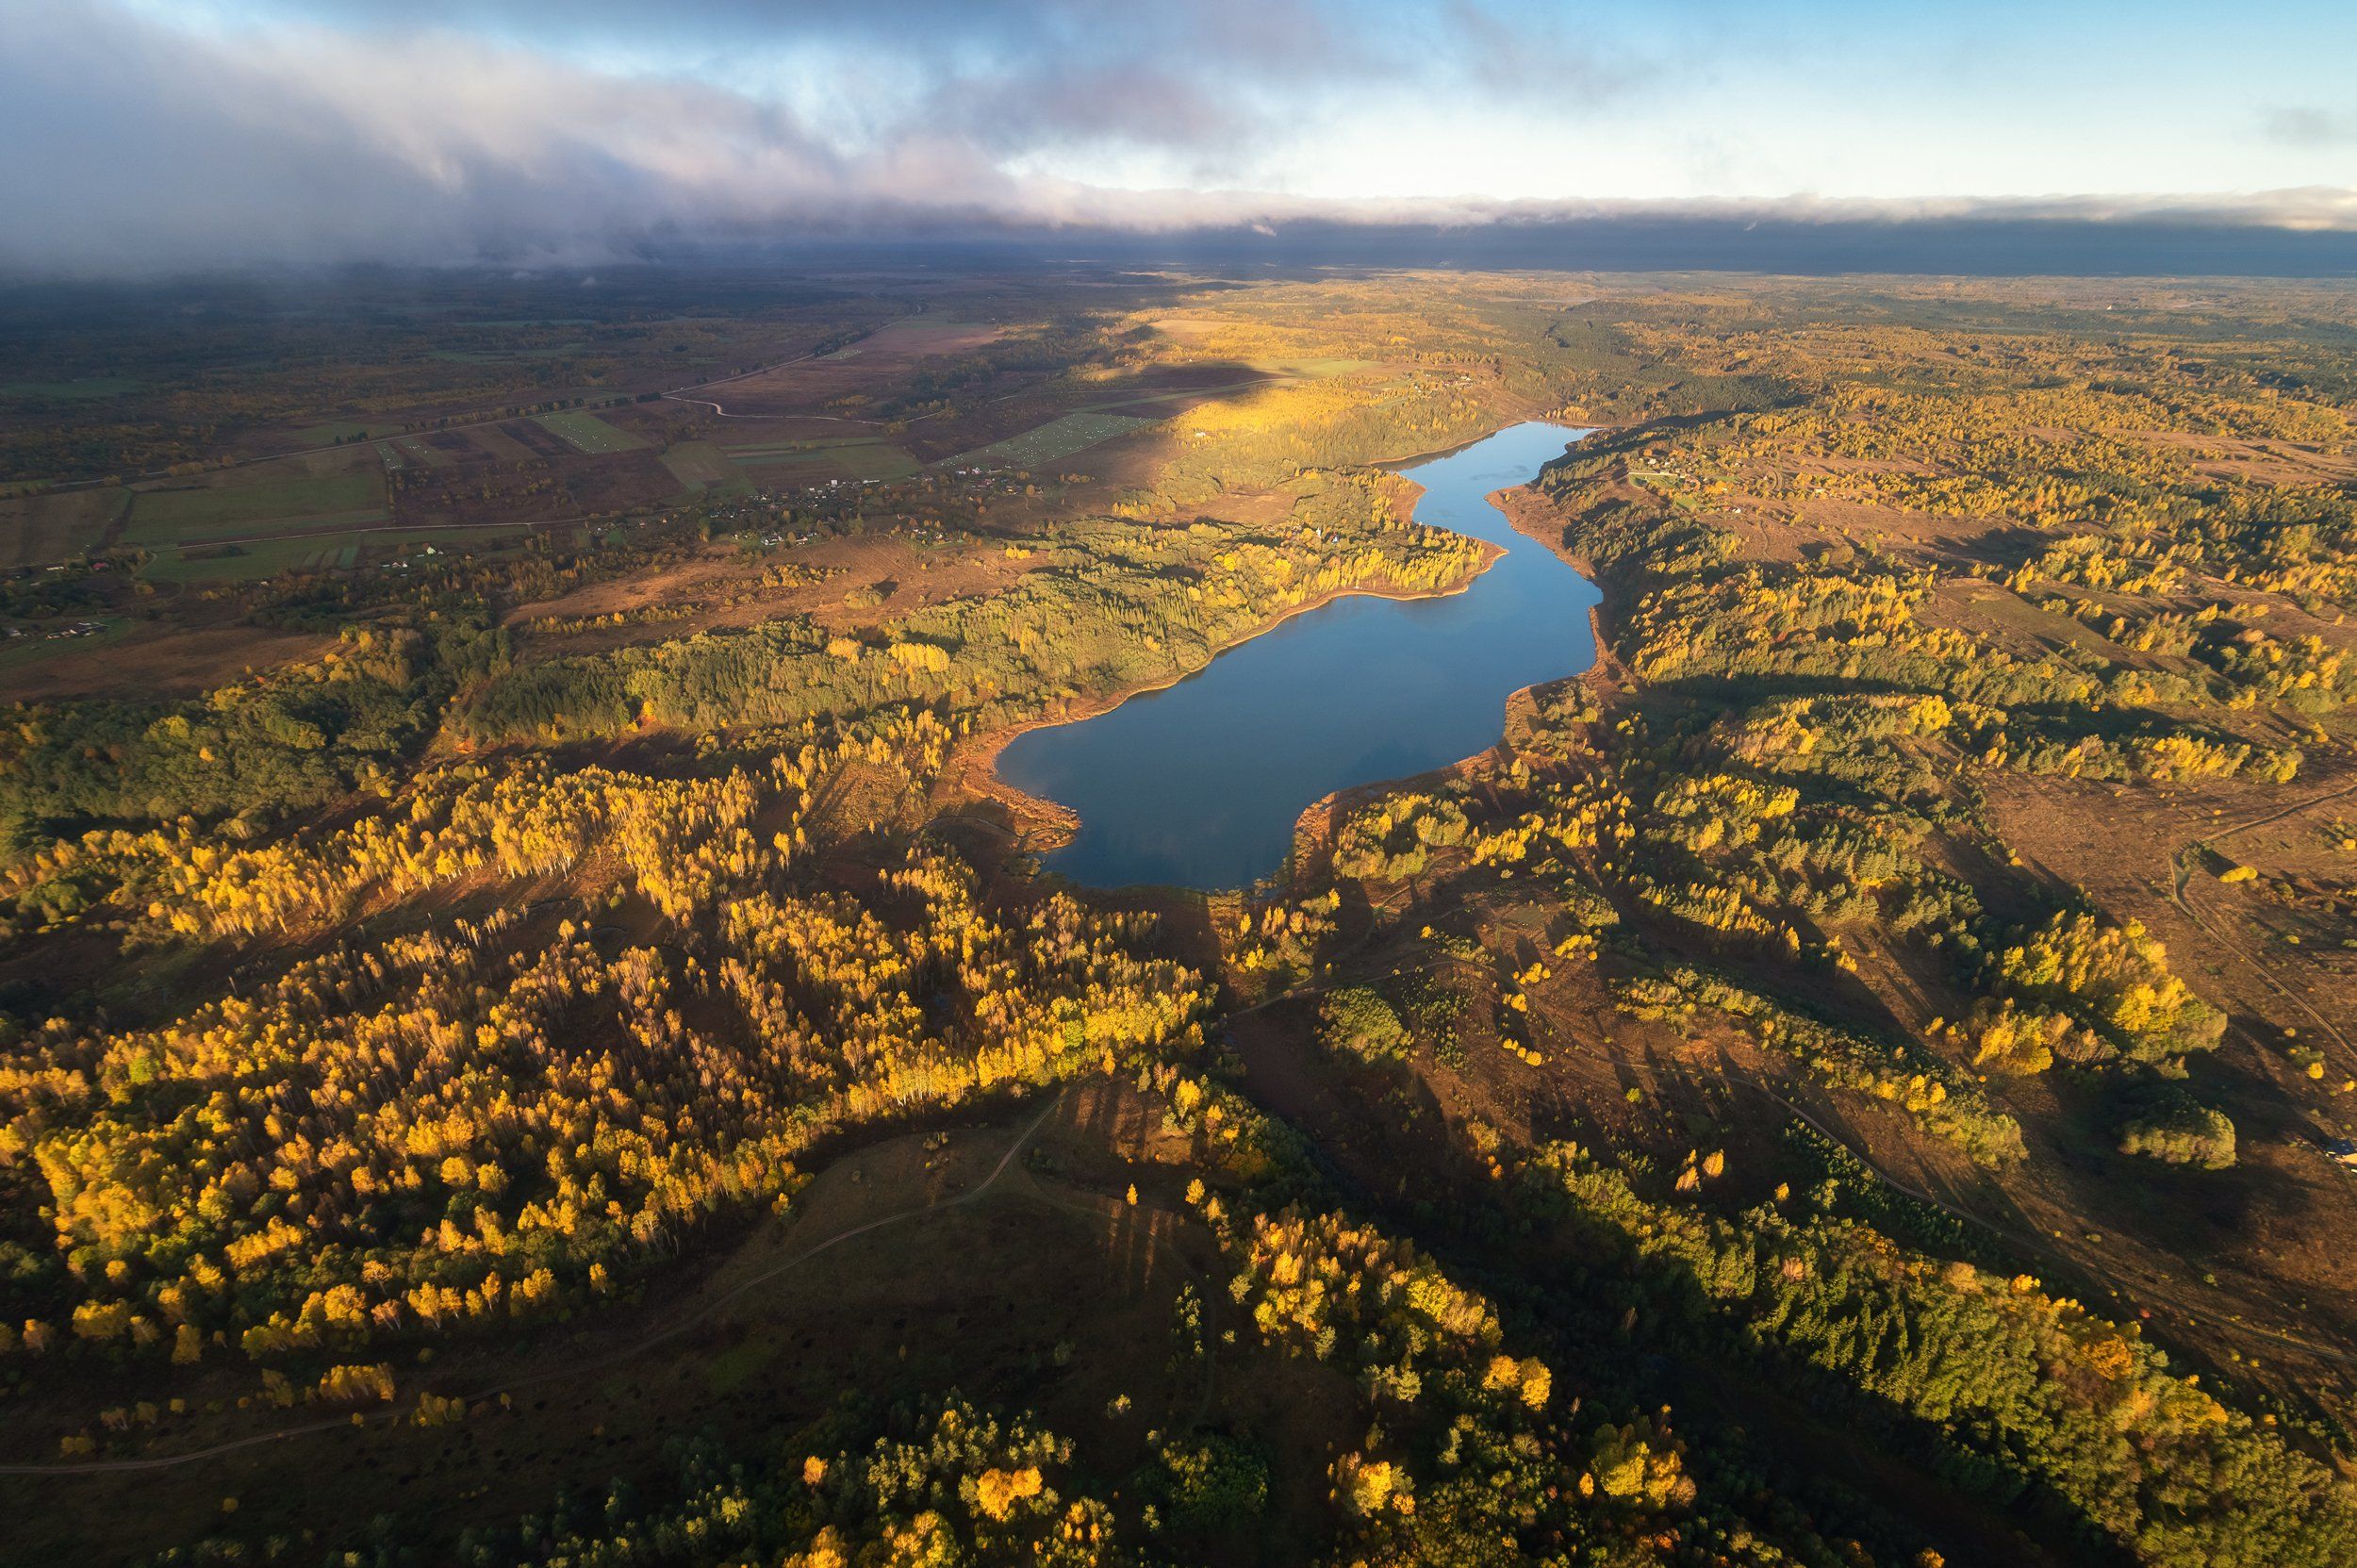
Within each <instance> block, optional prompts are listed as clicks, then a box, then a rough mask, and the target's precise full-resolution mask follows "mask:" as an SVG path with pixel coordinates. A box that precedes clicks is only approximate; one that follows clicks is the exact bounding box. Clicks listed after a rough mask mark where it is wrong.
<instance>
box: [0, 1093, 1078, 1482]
mask: <svg viewBox="0 0 2357 1568" xmlns="http://www.w3.org/2000/svg"><path fill="white" fill-rule="evenodd" d="M1063 1102H1064V1092H1063V1091H1059V1092H1058V1094H1057V1095H1056V1097H1055V1098H1053V1099H1051V1100H1049V1101H1048V1102H1047V1106H1046V1107H1045V1108H1044V1109H1043V1110H1042V1111H1041V1112H1040V1114H1038V1115H1036V1116H1033V1117H1032V1118H1031V1120H1030V1123H1029V1124H1027V1125H1026V1126H1025V1127H1024V1129H1023V1131H1020V1132H1018V1133H1017V1134H1015V1138H1014V1142H1013V1143H1012V1144H1010V1145H1008V1146H1007V1151H1006V1152H1005V1153H1004V1154H1002V1155H1000V1156H999V1157H998V1163H997V1164H996V1165H993V1166H992V1167H991V1171H990V1174H989V1175H988V1176H986V1177H984V1178H982V1180H980V1181H978V1182H976V1183H975V1184H974V1185H973V1186H971V1187H969V1188H967V1189H966V1190H965V1191H964V1192H962V1193H960V1194H958V1195H957V1196H956V1197H949V1198H943V1199H941V1200H940V1201H938V1202H932V1203H920V1204H917V1205H915V1207H913V1208H908V1209H903V1210H900V1211H899V1212H898V1213H891V1214H886V1215H884V1216H883V1217H882V1218H881V1219H872V1220H869V1221H868V1222H867V1223H866V1224H865V1225H856V1226H853V1227H852V1228H851V1229H850V1230H845V1231H841V1232H839V1233H838V1234H835V1235H832V1236H830V1237H828V1238H827V1239H826V1240H825V1241H823V1242H820V1243H819V1244H818V1245H817V1246H814V1247H811V1248H810V1249H809V1250H808V1251H805V1252H799V1253H797V1254H796V1255H795V1256H793V1257H791V1258H788V1259H786V1260H784V1261H783V1262H782V1263H777V1264H775V1265H774V1266H772V1267H769V1268H766V1269H764V1270H763V1271H762V1272H760V1273H759V1274H756V1275H754V1276H753V1277H752V1278H750V1279H744V1280H740V1281H739V1282H738V1283H736V1284H735V1285H733V1286H731V1287H730V1288H729V1289H728V1290H726V1291H724V1292H722V1293H721V1294H720V1295H718V1296H714V1297H713V1298H712V1299H711V1300H709V1301H706V1302H704V1303H702V1304H701V1305H700V1306H698V1307H696V1308H695V1309H694V1310H693V1311H691V1312H686V1313H685V1314H684V1315H683V1316H681V1317H679V1318H677V1319H675V1320H673V1321H672V1322H671V1323H670V1325H669V1326H668V1327H667V1328H665V1329H660V1330H658V1331H657V1332H655V1333H652V1334H650V1335H648V1336H647V1337H646V1338H644V1339H641V1340H637V1341H635V1342H633V1343H631V1344H629V1345H621V1346H619V1347H618V1348H616V1349H613V1350H609V1351H605V1352H602V1353H601V1354H597V1355H591V1356H588V1357H585V1358H583V1359H582V1360H580V1361H576V1362H570V1363H568V1364H566V1365H562V1366H557V1367H552V1368H551V1369H550V1370H548V1371H546V1372H540V1373H535V1374H534V1375H532V1376H530V1377H527V1378H513V1379H510V1380H509V1381H507V1382H503V1383H498V1384H495V1385H493V1386H491V1387H488V1388H484V1389H479V1390H477V1391H476V1392H474V1393H473V1394H470V1395H467V1397H466V1401H465V1402H466V1403H467V1404H469V1405H473V1404H477V1403H480V1402H481V1401H483V1400H486V1399H496V1398H498V1397H499V1396H500V1395H503V1394H513V1393H515V1392H516V1391H518V1390H519V1389H526V1388H533V1387H536V1386H537V1385H539V1384H541V1383H547V1382H554V1381H558V1380H561V1379H564V1378H576V1377H579V1376H580V1375H582V1374H583V1373H585V1372H598V1371H603V1370H605V1369H606V1368H608V1367H613V1366H618V1365H619V1364H621V1363H622V1362H628V1361H632V1360H635V1359H636V1358H637V1357H639V1356H643V1355H645V1354H646V1353H647V1352H648V1351H650V1350H652V1349H655V1348H656V1347H658V1346H660V1345H668V1344H669V1343H670V1342H671V1341H673V1340H675V1339H678V1338H679V1337H680V1336H681V1335H682V1334H684V1333H686V1332H687V1331H688V1330H689V1329H693V1328H695V1327H696V1326H698V1325H699V1324H701V1323H702V1322H703V1321H704V1320H705V1319H707V1318H709V1317H710V1316H712V1314H713V1313H715V1312H718V1311H719V1310H720V1309H721V1308H722V1307H725V1306H727V1305H728V1304H729V1303H731V1302H733V1301H734V1300H736V1299H738V1298H739V1297H741V1296H744V1295H745V1294H746V1293H748V1292H749V1291H751V1290H754V1289H756V1288H758V1287H760V1286H762V1285H766V1284H767V1283H769V1282H770V1281H772V1280H774V1279H780V1278H783V1276H785V1275H788V1274H791V1273H793V1272H794V1271H796V1270H797V1269H799V1268H801V1267H803V1266H804V1265H805V1264H807V1263H810V1262H811V1260H813V1259H814V1258H816V1257H818V1256H819V1255H820V1254H822V1253H826V1252H832V1251H833V1250H834V1249H835V1248H836V1247H838V1246H842V1245H843V1244H844V1243H846V1242H849V1241H853V1240H856V1239H857V1238H859V1237H861V1236H865V1235H868V1234H870V1233H872V1232H874V1231H877V1230H883V1229H884V1228H886V1227H887V1226H894V1225H901V1224H905V1223H907V1222H908V1221H910V1220H913V1219H922V1218H924V1217H926V1216H927V1215H930V1214H938V1213H945V1212H947V1211H948V1210H951V1209H956V1208H960V1207H962V1206H964V1205H965V1204H968V1203H972V1202H974V1201H975V1200H976V1199H978V1198H980V1197H982V1196H983V1195H984V1194H985V1193H988V1192H989V1191H990V1190H991V1189H992V1188H993V1187H995V1186H997V1184H998V1180H999V1179H1000V1178H1001V1177H1003V1176H1005V1175H1006V1174H1007V1169H1008V1167H1009V1166H1011V1165H1013V1164H1014V1160H1015V1156H1017V1155H1018V1154H1021V1153H1022V1152H1023V1150H1024V1149H1025V1148H1026V1147H1029V1146H1030V1142H1031V1139H1032V1138H1033V1137H1034V1136H1036V1135H1037V1134H1038V1132H1039V1130H1040V1129H1041V1128H1042V1127H1044V1126H1046V1125H1047V1118H1048V1117H1050V1116H1052V1115H1054V1114H1056V1112H1057V1111H1058V1110H1060V1109H1061V1108H1062V1107H1063ZM1033 1192H1034V1194H1037V1189H1036V1187H1034V1188H1033ZM1040 1196H1043V1197H1044V1195H1040ZM407 1413H408V1411H404V1410H402V1409H397V1408H390V1407H388V1408H386V1409H382V1410H377V1411H355V1412H353V1413H352V1414H348V1415H341V1416H337V1417H334V1418H332V1419H328V1420H321V1421H312V1422H306V1423H305V1424H304V1425H303V1426H300V1427H288V1428H283V1429H281V1430H278V1431H274V1432H257V1433H255V1434H254V1435H253V1436H251V1437H241V1438H234V1439H231V1440H230V1441H229V1442H226V1443H216V1444H213V1445H212V1446H210V1447H208V1448H197V1449H192V1450H190V1452H188V1453H185V1454H165V1455H158V1456H157V1457H154V1458H150V1459H125V1460H88V1461H80V1462H76V1463H58V1464H0V1476H103V1475H124V1474H129V1473H132V1472H136V1471H145V1470H171V1469H175V1468H177V1467H179V1466H181V1465H184V1464H194V1463H197V1462H198V1461H203V1460H209V1459H217V1458H219V1457H220V1456H222V1455H223V1454H230V1453H236V1452H237V1451H239V1450H240V1449H244V1448H258V1447H261V1446H263V1445H264V1444H272V1443H286V1442H289V1441H291V1440H293V1439H295V1438H301V1437H310V1436H315V1435H317V1434H319V1433H321V1432H330V1431H341V1430H348V1429H350V1428H354V1427H366V1426H379V1425H387V1424H390V1423H394V1422H398V1421H400V1420H402V1419H404V1416H405V1415H406V1414H407Z"/></svg>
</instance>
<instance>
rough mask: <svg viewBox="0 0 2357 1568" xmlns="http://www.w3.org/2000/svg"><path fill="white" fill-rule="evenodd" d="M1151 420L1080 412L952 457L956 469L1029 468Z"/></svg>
mask: <svg viewBox="0 0 2357 1568" xmlns="http://www.w3.org/2000/svg"><path fill="white" fill-rule="evenodd" d="M1153 422H1154V421H1151V420H1139V419H1131V418H1130V417H1129V416H1128V415H1127V414H1099V413H1080V414H1066V415H1064V416H1063V418H1062V419H1057V420H1050V421H1047V423H1046V424H1043V425H1041V426H1039V427H1038V428H1037V429H1035V430H1027V431H1025V432H1024V433H1023V434H1022V435H1020V436H1011V437H1008V438H1007V439H1005V440H1003V441H996V442H993V443H992V444H991V445H989V446H986V447H980V448H977V449H976V450H975V451H972V452H969V453H966V454H964V455H962V456H957V457H952V458H950V459H949V466H950V467H952V468H958V467H965V466H969V465H978V466H980V467H982V468H996V469H1028V468H1034V467H1036V466H1038V465H1039V464H1041V463H1052V462H1054V461H1055V460H1056V459H1057V458H1059V457H1069V456H1070V455H1072V454H1074V453H1076V452H1079V451H1081V450H1082V449H1084V448H1087V447H1093V446H1095V445H1096V443H1097V442H1099V441H1109V440H1111V439H1113V437H1115V436H1120V435H1126V434H1127V433H1128V432H1129V431H1132V430H1135V429H1137V428H1138V427H1139V426H1140V425H1146V424H1152V423H1153Z"/></svg>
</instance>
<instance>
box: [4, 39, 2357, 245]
mask: <svg viewBox="0 0 2357 1568" xmlns="http://www.w3.org/2000/svg"><path fill="white" fill-rule="evenodd" d="M2353 60H2357V6H2353V5H2349V4H2347V3H2346V0H2343V3H2341V4H2335V5H2326V4H2307V3H2304V0H2303V3H2269V0H2257V3H2250V4H2243V5H2239V6H2220V5H2215V4H2214V5H2207V6H2193V5H2186V4H2180V3H2178V0H2159V3H2154V4H2143V5H2135V6H2131V5H2127V4H2122V3H2119V0H2110V3H2106V4H2100V5H2099V4H2089V3H2085V0H2048V3H2045V4H2036V5H2031V4H2016V3H2013V0H1984V3H1981V4H1975V5H1970V6H1948V5H1937V4H1929V3H1924V0H1913V3H1908V0H1897V3H1891V0H1885V3H1882V4H1864V3H1853V0H1823V3H1818V4H1778V3H1775V0H1751V3H1748V4H1739V3H1734V0H1649V3H1632V0H1623V3H1617V4H1597V5H1583V4H1577V3H1572V0H1557V3H1554V4H1541V3H1529V0H1444V3H1437V4H1427V3H1405V0H1346V3H1345V0H1023V3H992V0H0V148H6V149H7V152H6V153H4V154H0V267H7V268H8V269H10V270H12V271H17V272H95V273H107V272H125V273H152V272H173V271H183V270H198V269H209V268H217V267H223V266H238V265H244V264H257V263H275V262H344V261H387V262H402V263H405V262H457V261H468V260H478V259H518V260H533V259H538V258H545V259H563V258H567V257H572V256H579V257H583V258H590V257H595V256H600V255H615V254H629V252H630V250H631V248H632V247H634V246H635V245H639V244H643V243H645V242H647V241H648V240H650V239H657V240H660V239H664V238H666V237H675V238H687V239H697V238H705V237H716V238H717V237H755V238H758V237H777V238H784V239H796V238H808V237H822V236H828V235H863V234H918V235H922V234H932V233H948V232H963V231H969V230H973V229H977V228H981V229H993V228H997V229H1020V230H1025V231H1032V230H1039V229H1049V230H1054V229H1057V228H1060V227H1072V226H1078V227H1081V228H1093V227H1111V228H1121V229H1137V230H1146V231H1169V230H1183V229H1189V228H1195V227H1202V226H1228V225H1237V226H1244V227H1249V226H1253V225H1268V224H1282V223H1286V222H1288V221H1291V220H1297V219H1303V218H1324V219H1333V220H1339V221H1342V222H1360V221H1379V222H1404V223H1442V224H1468V223H1494V222H1525V221H1530V220H1533V219H1542V218H1546V217H1578V216H1589V215H1605V216H1609V215H1613V214H1618V213H1625V212H1644V213H1655V214H1661V213H1669V214H1677V213H1701V214H1707V215H1714V216H1724V217H1734V218H1738V219H1741V218H1745V217H1781V218H1799V219H1802V220H1813V219H1819V218H1858V217H1867V218H1882V217H1890V218H1906V217H1914V216H1923V217H1956V216H1965V217H1970V216H1984V215H1985V216H2034V217H2035V216H2057V217H2070V218H2089V219H2099V220H2102V219H2113V218H2123V217H2140V216H2151V215H2155V214H2158V215H2163V216H2167V217H2172V218H2190V219H2194V220H2199V221H2201V222H2217V223H2261V224H2280V225H2287V226H2299V227H2308V228H2316V227H2325V228H2332V229H2339V230H2357V91H2352V90H2351V87H2350V76H2349V65H2350V62H2351V61H2353Z"/></svg>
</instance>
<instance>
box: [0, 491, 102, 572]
mask: <svg viewBox="0 0 2357 1568" xmlns="http://www.w3.org/2000/svg"><path fill="white" fill-rule="evenodd" d="M130 503H131V492H130V491H128V490H122V489H104V490H70V491H67V492H66V493H64V494H62V495H33V496H21V497H18V498H16V499H15V500H11V501H0V560H5V561H6V562H7V563H8V565H10V566H20V567H24V566H43V565H46V564H48V563H49V562H52V561H63V560H68V559H71V558H72V557H74V556H76V555H79V554H81V553H83V552H84V551H86V550H88V549H90V548H91V546H92V545H95V544H100V543H103V542H105V540H106V537H107V529H108V528H110V527H112V526H113V525H114V524H115V522H116V521H117V520H120V519H121V518H122V516H123V509H124V507H125V506H128V505H129V504H130Z"/></svg>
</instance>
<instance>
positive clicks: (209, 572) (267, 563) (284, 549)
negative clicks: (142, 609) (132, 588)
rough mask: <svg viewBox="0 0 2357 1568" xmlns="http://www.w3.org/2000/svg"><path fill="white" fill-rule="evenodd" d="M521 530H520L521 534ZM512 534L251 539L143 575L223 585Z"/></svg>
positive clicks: (367, 532) (471, 545) (414, 532)
mask: <svg viewBox="0 0 2357 1568" xmlns="http://www.w3.org/2000/svg"><path fill="white" fill-rule="evenodd" d="M524 531H525V530H522V529H519V530H518V532H519V533H521V532H524ZM513 537H515V535H513V534H508V535H501V534H498V533H496V532H495V531H493V530H489V529H483V528H401V529H387V528H382V527H370V528H365V529H355V530H354V532H353V533H352V534H349V535H340V536H339V535H336V534H326V535H305V536H299V537H291V538H280V539H270V538H264V539H255V540H252V541H250V542H248V543H245V544H241V545H239V547H238V553H237V554H235V555H206V556H199V557H197V558H195V559H190V558H188V557H186V556H183V555H180V554H177V553H167V554H164V555H161V556H158V557H157V559H156V560H155V561H154V562H153V563H151V564H150V565H149V566H148V568H147V569H146V571H145V573H144V575H145V576H147V577H149V578H152V579H154V580H155V581H157V582H159V583H227V582H239V581H251V580H254V579H257V578H263V577H275V576H276V575H277V574H278V573H280V572H282V571H290V570H292V571H325V570H329V569H339V568H345V567H352V566H356V565H358V564H359V561H360V557H361V553H362V552H363V551H367V552H368V553H370V555H371V558H372V559H382V558H384V557H386V556H388V555H390V554H392V553H394V552H395V551H396V550H397V549H398V548H399V547H400V546H402V545H404V544H438V545H440V546H441V547H442V548H444V549H446V550H450V549H463V550H470V551H473V552H475V553H482V552H483V551H484V550H485V549H486V547H488V546H489V545H490V544H491V543H492V542H493V541H494V540H495V539H498V538H513Z"/></svg>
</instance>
